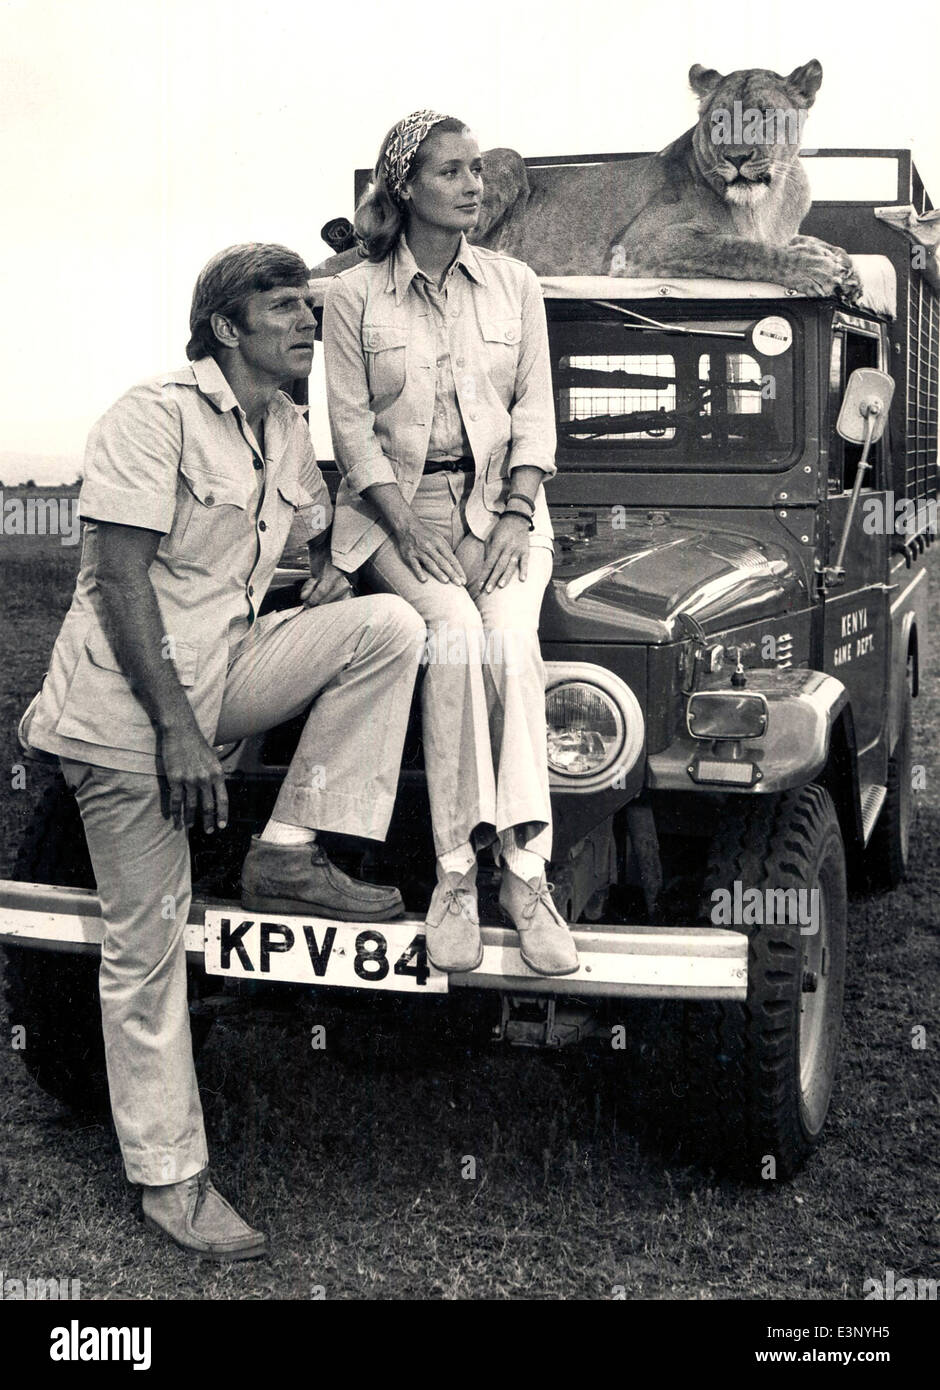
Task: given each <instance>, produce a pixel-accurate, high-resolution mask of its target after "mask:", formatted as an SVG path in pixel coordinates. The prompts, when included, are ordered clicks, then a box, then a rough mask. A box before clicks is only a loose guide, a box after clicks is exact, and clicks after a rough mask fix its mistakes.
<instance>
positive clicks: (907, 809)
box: [865, 660, 914, 890]
mask: <svg viewBox="0 0 940 1390" xmlns="http://www.w3.org/2000/svg"><path fill="white" fill-rule="evenodd" d="M913 692H914V666H913V662H912V661H910V660H908V663H907V673H906V677H905V681H904V690H903V692H902V695H901V700H902V704H901V728H900V732H899V733H898V741H897V743H896V744H895V746H894V753H893V754H892V755H891V757H890V759H889V760H888V790H887V793H886V795H885V799H884V805H883V806H882V808H881V814H880V815H879V817H878V820H877V822H876V824H875V828H874V830H873V831H872V833H871V839H870V840H869V842H868V847H867V849H866V850H865V866H866V868H867V870H868V879H869V883H870V884H871V887H872V888H874V889H876V890H889V889H892V888H897V887H898V886H899V884H901V883H902V882H903V880H904V877H905V875H906V873H907V861H908V858H909V855H910V844H911V823H912V820H913V804H914V798H913V795H912V790H911V760H912V757H913V735H912V728H911V725H912V721H913V707H914V693H913Z"/></svg>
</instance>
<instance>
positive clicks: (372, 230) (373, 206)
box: [353, 113, 469, 261]
mask: <svg viewBox="0 0 940 1390" xmlns="http://www.w3.org/2000/svg"><path fill="white" fill-rule="evenodd" d="M416 114H421V113H416ZM409 119H411V118H410V117H406V118H405V120H406V121H407V120H409ZM404 123H405V122H403V121H398V122H397V123H396V124H395V125H393V126H392V128H391V130H390V131H389V132H388V134H387V135H386V137H385V139H384V140H383V141H382V147H381V149H380V150H379V157H378V159H377V160H376V161H375V169H374V170H373V173H372V182H371V183H370V184H369V187H368V188H367V189H366V191H365V193H363V195H362V197H361V198H360V200H359V206H358V207H357V208H356V215H355V220H354V223H353V225H354V228H355V232H356V241H357V242H358V244H359V254H360V255H361V256H365V257H367V258H368V259H369V260H370V261H384V260H385V257H386V256H387V255H389V253H390V252H392V251H394V249H395V247H396V246H397V245H398V242H399V240H400V239H401V234H402V232H403V231H405V230H406V225H407V224H406V205H405V203H404V201H403V200H402V199H401V198H400V197H399V196H398V194H397V193H396V191H395V189H394V186H393V183H392V181H391V180H390V178H389V161H388V152H389V145H390V144H391V143H392V141H393V140H397V139H398V138H399V137H400V134H401V128H402V126H403V125H404ZM468 128H469V127H468V126H467V124H466V122H465V121H461V120H458V118H457V117H456V116H442V117H441V118H440V119H438V120H436V121H434V123H433V124H432V125H431V127H430V129H429V130H428V131H427V134H426V135H425V136H424V138H423V140H421V141H420V143H419V144H418V145H416V146H415V148H414V151H413V153H412V154H411V157H410V161H409V163H408V173H407V178H406V180H405V181H406V182H407V181H410V180H411V179H413V178H414V177H415V175H416V174H418V173H419V172H420V170H421V166H422V164H423V163H424V160H425V158H426V149H427V142H428V140H429V139H430V138H431V137H432V136H433V135H438V134H440V135H462V134H463V133H464V132H465V131H466V130H467V129H468Z"/></svg>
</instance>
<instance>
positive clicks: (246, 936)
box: [0, 881, 747, 1000]
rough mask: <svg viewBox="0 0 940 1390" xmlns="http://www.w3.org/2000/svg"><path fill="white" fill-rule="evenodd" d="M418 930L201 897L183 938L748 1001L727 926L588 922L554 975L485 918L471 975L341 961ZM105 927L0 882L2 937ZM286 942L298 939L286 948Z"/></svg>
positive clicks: (198, 946)
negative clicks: (266, 910)
mask: <svg viewBox="0 0 940 1390" xmlns="http://www.w3.org/2000/svg"><path fill="white" fill-rule="evenodd" d="M263 915H264V916H265V917H268V916H269V915H270V914H263ZM220 919H228V920H229V921H230V923H231V925H232V927H233V928H234V931H233V933H232V934H233V935H238V931H239V927H240V926H243V925H244V923H246V922H247V921H249V920H251V925H250V926H248V927H247V928H246V929H245V930H244V931H242V932H241V934H240V935H238V947H237V948H235V949H232V950H229V951H228V952H224V951H223V952H220V950H219V923H220ZM422 928H423V920H422V919H421V918H420V917H419V916H417V915H415V914H411V915H410V916H408V917H406V918H404V919H402V920H401V921H399V922H397V923H395V922H390V923H388V924H382V923H376V922H368V923H343V922H328V921H326V920H325V919H323V918H309V919H305V918H301V917H288V916H285V917H279V918H278V919H277V921H276V922H269V921H264V922H261V921H258V920H255V919H254V918H253V916H252V914H251V913H250V912H247V911H245V910H243V909H242V908H241V907H240V906H238V905H237V904H232V903H227V902H222V901H218V900H215V901H208V900H204V901H199V900H195V899H194V901H193V904H192V908H191V910H190V915H189V921H188V924H187V927H186V935H185V943H186V953H187V956H188V957H189V959H190V960H191V961H193V962H194V963H196V964H197V965H202V966H203V968H205V969H206V971H207V973H209V974H212V975H215V976H218V977H223V978H224V977H228V978H235V979H251V980H257V981H269V982H272V983H284V984H300V985H307V986H311V985H313V986H316V987H320V986H337V987H344V986H353V987H355V988H359V989H367V990H368V989H375V988H378V987H380V988H382V989H385V990H387V989H399V990H402V991H404V992H408V993H411V994H414V993H421V992H425V993H446V992H447V991H448V990H449V989H465V988H466V989H490V990H504V991H509V992H511V993H512V994H533V995H538V994H541V995H571V996H576V997H577V998H581V999H586V998H593V999H602V998H621V999H623V998H628V999H629V998H653V999H667V998H675V997H680V998H687V999H728V1000H743V999H744V998H745V997H746V994H747V938H746V937H745V936H744V935H743V934H741V933H740V932H734V931H727V930H725V929H723V928H720V927H703V926H688V927H653V926H645V925H636V926H624V925H621V924H619V923H617V924H603V923H580V924H578V926H577V927H576V928H575V930H574V933H573V935H574V939H575V942H576V944H577V947H578V953H579V955H580V958H581V965H580V968H579V970H578V972H577V973H576V974H574V975H566V976H561V977H553V978H546V977H545V976H541V975H537V974H536V973H535V972H534V971H532V970H530V969H529V967H528V966H527V965H526V964H525V963H524V961H523V960H522V958H521V956H520V954H519V950H518V936H517V934H516V932H515V931H514V930H512V929H511V928H509V927H505V926H501V925H486V924H484V926H483V927H482V936H483V963H482V964H481V965H480V966H479V967H478V969H476V970H474V971H471V972H469V973H468V974H465V975H450V976H442V975H439V974H438V972H436V971H434V970H430V971H427V972H424V973H425V974H426V976H427V978H426V980H425V982H424V984H420V983H418V978H416V976H415V972H414V970H413V969H408V970H403V971H401V972H399V971H397V970H395V971H392V972H386V975H385V977H384V978H382V979H381V980H379V979H375V978H370V975H369V974H368V973H366V974H362V975H357V974H354V973H353V972H352V971H351V970H349V969H346V968H345V966H346V965H347V964H348V961H349V960H351V959H352V958H353V956H354V954H355V955H358V954H359V953H358V950H356V948H355V943H356V940H357V938H358V937H359V936H360V935H368V936H369V937H370V939H369V941H368V942H367V946H368V950H369V952H370V953H371V952H372V951H373V949H374V947H375V944H376V943H375V942H374V940H372V938H374V937H375V936H376V935H377V936H379V937H380V938H381V937H382V934H383V932H384V933H387V935H388V938H389V945H390V946H391V947H392V951H393V952H394V951H395V950H397V949H398V946H396V945H394V943H395V942H398V943H399V945H400V943H401V941H402V940H403V939H405V937H408V938H410V939H411V940H412V943H413V941H414V938H420V937H422V935H423V933H422ZM265 929H267V931H266V932H265ZM331 929H334V935H333V937H332V938H331V945H333V946H334V954H335V958H336V962H337V966H338V968H337V969H332V968H329V969H325V970H324V971H323V972H322V974H321V972H320V971H319V970H318V969H316V968H315V967H312V966H311V960H312V959H313V958H314V957H313V956H312V955H311V952H310V950H309V949H308V945H307V942H308V941H309V939H310V937H311V934H312V936H313V939H314V941H315V943H316V949H317V951H319V952H321V955H320V957H319V958H318V961H319V963H320V964H322V949H323V944H324V941H325V939H326V938H327V935H328V934H329V932H330V930H331ZM262 933H265V935H264V937H262ZM103 935H104V924H103V922H102V920H101V909H100V905H99V903H98V899H97V898H96V897H95V896H94V894H93V893H89V892H86V891H84V890H83V889H78V888H57V887H51V886H49V885H46V884H34V883H17V882H11V881H0V945H13V946H29V947H33V948H36V949H39V950H47V951H67V952H83V953H94V952H95V951H97V949H98V948H99V947H100V945H101V941H102V937H103ZM305 935H306V938H307V941H305ZM383 939H384V938H383ZM288 941H290V942H291V943H292V948H291V949H287V942H288ZM265 945H266V946H267V948H268V949H266V950H265V949H263V947H264V946H265ZM295 948H296V949H295ZM389 959H390V960H391V959H392V954H391V953H390V954H389ZM223 964H224V968H222V967H223Z"/></svg>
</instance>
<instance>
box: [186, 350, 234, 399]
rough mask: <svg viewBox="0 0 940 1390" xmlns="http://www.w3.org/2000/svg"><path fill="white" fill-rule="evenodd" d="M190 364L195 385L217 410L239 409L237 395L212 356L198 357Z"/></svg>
mask: <svg viewBox="0 0 940 1390" xmlns="http://www.w3.org/2000/svg"><path fill="white" fill-rule="evenodd" d="M191 366H192V373H193V377H194V378H195V381H196V385H197V386H198V387H199V390H200V391H201V392H202V394H203V395H204V396H205V397H206V399H207V400H210V401H211V402H212V404H213V405H214V406H215V408H216V409H217V410H237V409H239V405H238V397H237V396H236V395H235V392H234V391H233V390H232V388H231V386H229V384H228V379H227V378H226V375H225V373H224V372H223V370H222V368H221V367H220V366H219V364H218V362H217V361H216V360H215V358H214V357H200V358H199V359H198V360H197V361H195V362H193V363H192V364H191Z"/></svg>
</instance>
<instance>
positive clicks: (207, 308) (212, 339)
mask: <svg viewBox="0 0 940 1390" xmlns="http://www.w3.org/2000/svg"><path fill="white" fill-rule="evenodd" d="M308 278H309V271H308V270H307V266H306V263H305V262H304V261H303V259H302V258H301V257H300V256H298V255H297V253H296V251H289V250H288V249H287V247H286V246H278V245H276V244H275V243H272V242H263V241H246V242H244V243H243V244H242V245H240V246H227V247H226V248H225V250H224V251H219V252H218V253H217V254H216V255H215V256H213V257H212V259H211V261H209V262H208V264H207V265H205V266H203V268H202V270H201V271H200V272H199V278H198V279H197V281H196V288H195V289H194V290H193V304H192V308H191V310H190V313H189V331H190V339H189V342H188V343H187V344H186V356H187V357H188V358H189V360H190V361H191V362H194V361H196V359H197V358H199V357H212V356H213V355H214V354H215V353H216V352H217V351H218V348H219V346H220V344H219V340H218V338H217V337H216V336H215V333H214V332H213V329H212V315H213V314H224V315H225V317H226V318H230V319H232V320H233V322H235V323H237V324H238V325H239V326H240V327H244V326H245V325H244V319H243V312H244V307H245V301H246V300H247V299H248V298H249V297H250V296H251V295H253V294H258V293H259V292H260V291H262V290H273V289H276V288H277V287H278V286H279V285H305V284H306V283H307V279H308Z"/></svg>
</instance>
